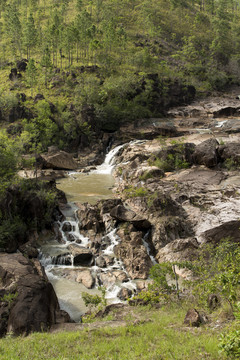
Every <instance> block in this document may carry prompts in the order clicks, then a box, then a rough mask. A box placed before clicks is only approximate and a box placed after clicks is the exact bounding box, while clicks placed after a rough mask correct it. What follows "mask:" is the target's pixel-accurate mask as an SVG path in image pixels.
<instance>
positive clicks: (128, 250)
mask: <svg viewBox="0 0 240 360" xmlns="http://www.w3.org/2000/svg"><path fill="white" fill-rule="evenodd" d="M114 253H115V255H116V256H117V257H118V258H120V259H121V260H122V262H123V264H124V266H125V269H126V271H127V272H128V274H129V276H130V278H131V279H147V278H148V274H149V270H150V268H151V267H152V261H151V259H150V257H149V256H148V254H147V251H146V249H145V247H144V246H143V245H138V246H137V247H133V246H132V244H131V242H130V241H129V242H126V241H122V242H121V244H119V245H116V246H115V248H114Z"/></svg>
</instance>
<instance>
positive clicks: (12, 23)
mask: <svg viewBox="0 0 240 360" xmlns="http://www.w3.org/2000/svg"><path fill="white" fill-rule="evenodd" d="M4 22H5V31H6V33H7V34H8V36H9V37H10V42H11V44H12V51H13V54H14V56H16V55H17V51H18V52H19V54H20V57H22V26H21V22H20V18H19V13H18V11H17V8H16V6H15V5H10V4H8V5H7V6H6V9H5V12H4Z"/></svg>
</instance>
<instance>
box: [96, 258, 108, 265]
mask: <svg viewBox="0 0 240 360" xmlns="http://www.w3.org/2000/svg"><path fill="white" fill-rule="evenodd" d="M96 265H97V266H99V267H101V268H105V267H106V266H107V264H106V261H105V259H104V257H103V256H99V257H98V258H97V259H96Z"/></svg>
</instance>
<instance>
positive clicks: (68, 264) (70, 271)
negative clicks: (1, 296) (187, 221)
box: [39, 145, 136, 322]
mask: <svg viewBox="0 0 240 360" xmlns="http://www.w3.org/2000/svg"><path fill="white" fill-rule="evenodd" d="M122 146H123V145H121V146H117V147H116V148H114V149H113V150H111V151H110V152H109V153H108V154H107V155H106V158H105V161H104V163H103V164H102V165H100V166H98V167H97V168H96V169H95V170H92V171H91V172H89V173H87V174H86V173H78V172H70V173H69V176H68V177H67V178H64V179H61V180H60V181H59V182H58V188H59V189H60V190H63V191H64V192H65V194H66V196H67V199H68V206H67V208H66V210H65V211H63V214H64V216H65V220H64V221H63V222H62V223H60V222H59V223H58V224H56V225H57V227H58V228H59V232H60V234H61V243H60V242H59V241H58V240H57V239H56V238H55V239H54V238H53V239H44V240H43V241H42V245H41V249H40V255H39V259H40V261H41V264H42V265H43V266H44V268H45V272H46V274H47V276H48V279H49V281H50V282H51V283H52V285H53V287H54V289H55V292H56V294H57V297H58V300H59V305H60V308H61V309H62V310H65V311H67V312H68V313H69V315H70V317H71V319H72V320H74V321H75V322H79V321H81V315H83V314H84V313H85V312H86V311H87V309H86V307H85V305H84V302H83V300H82V296H81V294H82V292H88V293H90V294H100V291H99V290H98V287H99V284H102V281H101V279H102V278H104V277H105V279H106V276H107V281H105V282H104V286H105V287H106V299H107V301H108V303H118V302H120V299H119V298H118V297H117V295H118V293H119V291H120V290H121V288H122V287H124V288H127V289H130V290H134V289H135V288H136V286H135V283H134V282H133V281H131V279H129V277H128V275H127V273H126V272H125V270H124V268H123V265H122V262H121V261H119V260H117V259H116V258H115V256H114V252H113V248H114V246H115V245H116V244H117V243H118V242H119V238H118V237H117V235H116V234H115V232H116V229H109V233H108V234H106V235H105V236H104V237H103V238H104V239H107V242H106V245H105V248H104V249H103V250H102V255H105V256H107V257H108V258H109V259H110V261H109V263H108V264H107V267H106V265H103V266H102V267H101V266H97V265H96V263H95V262H94V261H93V263H91V264H89V263H87V262H86V264H84V266H83V265H82V264H81V266H79V265H78V264H77V263H76V261H75V260H76V259H74V256H73V255H72V253H71V251H70V250H71V249H72V247H74V249H76V248H77V250H78V249H81V250H84V249H85V251H87V250H89V249H88V245H89V239H88V238H87V237H85V236H83V235H82V234H81V233H80V232H79V227H78V219H77V216H76V214H75V213H76V210H77V206H76V205H75V203H77V202H81V203H83V202H88V203H90V204H95V203H96V202H97V201H98V200H100V199H107V198H111V197H113V196H112V191H111V188H112V187H113V185H114V178H113V176H112V175H111V173H112V170H113V168H114V165H115V163H114V161H115V155H116V154H117V153H118V151H119V150H120V149H121V147H122ZM104 239H102V241H103V242H104ZM83 248H84V249H83ZM90 265H91V266H90ZM83 272H84V274H85V275H86V276H87V278H86V281H88V282H89V281H90V285H89V286H88V288H87V287H85V286H84V285H83V284H82V283H81V282H79V277H80V278H81V276H82V275H81V274H83ZM108 274H109V277H108ZM116 278H117V279H119V280H118V281H116ZM108 279H109V280H108ZM113 279H114V280H113ZM91 281H92V283H91ZM106 284H107V285H106ZM91 285H92V286H91Z"/></svg>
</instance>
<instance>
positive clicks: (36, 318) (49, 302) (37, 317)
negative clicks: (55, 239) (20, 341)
mask: <svg viewBox="0 0 240 360" xmlns="http://www.w3.org/2000/svg"><path fill="white" fill-rule="evenodd" d="M0 264H1V265H0V278H1V282H0V293H2V295H3V296H1V302H0V320H1V321H0V324H1V325H0V334H1V335H4V334H6V333H7V332H12V333H13V334H14V335H22V334H25V335H27V334H29V333H30V332H33V331H46V330H48V329H49V327H50V326H51V325H52V324H55V323H56V322H57V319H58V320H59V321H66V320H67V321H70V318H69V316H68V315H67V314H66V313H65V312H60V309H59V304H58V300H57V297H56V294H55V292H54V289H53V287H52V285H51V284H50V283H49V282H48V279H47V277H46V275H45V272H44V270H43V268H42V266H41V264H40V263H39V261H38V260H36V259H35V260H34V261H33V260H32V261H30V260H28V259H26V258H25V257H24V256H23V255H22V254H20V253H17V254H16V253H15V254H10V255H9V254H5V253H0ZM4 295H6V296H4ZM62 315H64V316H63V317H64V318H63V317H62Z"/></svg>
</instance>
